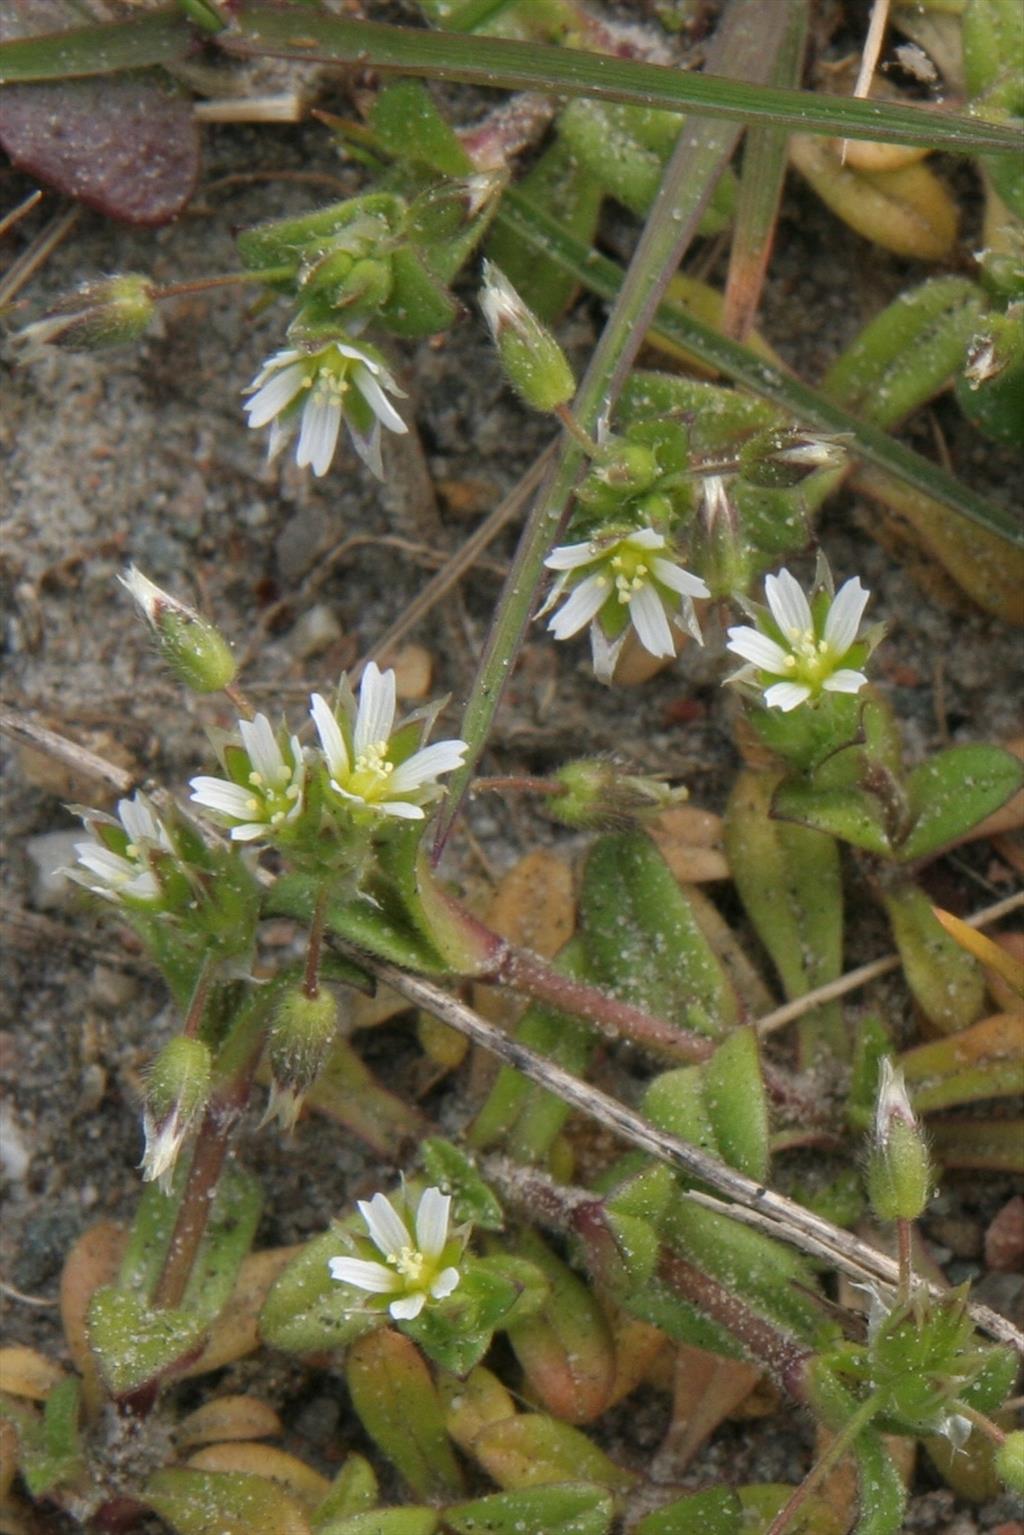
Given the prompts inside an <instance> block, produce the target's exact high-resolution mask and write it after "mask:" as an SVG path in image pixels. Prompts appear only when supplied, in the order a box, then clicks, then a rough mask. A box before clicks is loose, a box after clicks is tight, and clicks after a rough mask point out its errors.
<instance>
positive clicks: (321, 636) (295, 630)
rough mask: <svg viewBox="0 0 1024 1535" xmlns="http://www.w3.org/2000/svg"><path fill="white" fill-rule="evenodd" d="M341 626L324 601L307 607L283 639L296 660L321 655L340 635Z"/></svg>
mask: <svg viewBox="0 0 1024 1535" xmlns="http://www.w3.org/2000/svg"><path fill="white" fill-rule="evenodd" d="M342 632H343V631H342V627H341V625H340V624H339V622H338V620H337V619H336V618H335V616H334V614H333V612H332V611H331V609H330V608H329V607H328V606H327V604H326V603H325V602H318V603H316V604H315V605H314V606H313V607H311V608H307V609H306V611H305V613H303V615H302V617H301V618H300V619H299V621H298V622H297V623H296V624H294V625H293V626H292V628H291V629H290V630H289V632H288V636H287V639H286V640H285V643H286V645H287V646H288V649H289V650H290V652H291V653H292V655H293V656H295V657H296V658H297V659H298V660H300V661H304V660H306V659H307V657H309V656H319V655H322V654H323V652H324V651H325V650H330V648H331V646H332V645H336V644H337V642H338V641H339V640H340V639H341V637H342Z"/></svg>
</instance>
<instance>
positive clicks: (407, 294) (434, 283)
mask: <svg viewBox="0 0 1024 1535" xmlns="http://www.w3.org/2000/svg"><path fill="white" fill-rule="evenodd" d="M458 312H459V306H458V304H457V303H456V302H455V300H454V299H453V298H452V296H451V294H450V293H448V292H447V291H446V289H445V288H444V286H443V284H442V283H441V282H439V281H438V279H437V278H436V277H434V276H433V274H432V273H431V272H429V271H428V270H427V267H426V265H425V263H424V260H423V258H422V257H421V256H420V254H419V253H418V252H417V251H414V250H413V249H412V248H411V247H410V246H408V245H403V246H399V248H398V249H397V250H396V251H395V252H394V253H393V255H392V257H391V291H390V293H389V294H388V297H387V299H386V300H385V301H384V303H382V304H381V305H380V307H379V308H378V310H377V318H378V320H379V321H380V323H381V325H383V326H384V327H385V329H387V330H389V331H390V332H391V334H392V335H394V336H404V337H405V338H406V339H408V340H418V339H419V338H420V337H422V336H434V335H436V334H437V333H438V331H442V330H448V329H449V328H450V326H451V325H452V323H453V321H454V319H455V316H456V315H457V314H458Z"/></svg>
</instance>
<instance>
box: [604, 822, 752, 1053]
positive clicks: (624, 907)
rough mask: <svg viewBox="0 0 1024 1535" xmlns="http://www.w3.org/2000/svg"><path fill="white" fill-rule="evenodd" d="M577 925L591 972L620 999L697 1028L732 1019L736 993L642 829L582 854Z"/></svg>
mask: <svg viewBox="0 0 1024 1535" xmlns="http://www.w3.org/2000/svg"><path fill="white" fill-rule="evenodd" d="M580 928H581V934H582V939H583V944H584V947H585V950H586V953H587V956H588V959H589V961H590V963H591V965H592V967H593V970H594V973H595V974H596V976H597V977H598V978H599V979H600V980H601V981H603V982H604V983H605V984H606V985H608V986H610V987H612V989H613V990H614V991H615V992H616V993H617V994H618V995H619V996H621V997H624V998H625V999H626V1000H628V1001H630V1002H633V1003H635V1004H637V1005H639V1006H640V1007H643V1008H646V1009H647V1010H648V1011H649V1012H652V1013H656V1014H658V1015H659V1016H660V1017H663V1018H674V1019H677V1020H678V1021H679V1022H680V1023H681V1024H685V1025H686V1026H687V1027H688V1028H691V1029H698V1030H700V1031H701V1032H702V1033H704V1034H710V1035H712V1036H715V1035H720V1034H722V1033H724V1032H725V1031H726V1030H728V1029H729V1028H731V1027H732V1026H733V1025H734V1024H735V1022H736V1016H737V1008H736V997H735V994H734V993H733V990H732V987H731V986H730V984H729V982H728V980H727V979H726V976H725V974H724V972H723V970H722V968H721V966H720V964H719V962H718V960H717V958H716V957H715V954H714V952H713V951H712V949H711V946H710V944H709V943H708V941H707V939H706V938H705V937H704V934H703V932H702V931H701V928H700V925H699V923H698V922H697V919H696V917H695V915H694V912H693V909H692V907H691V905H690V903H689V901H688V900H687V898H686V895H685V893H684V892H683V891H682V890H681V889H680V887H679V885H678V884H677V883H676V880H675V878H674V876H673V875H672V872H671V870H670V869H669V867H668V865H667V864H666V862H665V860H664V859H663V858H662V856H661V854H660V853H659V851H658V849H657V848H656V847H655V845H654V843H653V842H652V841H651V839H650V838H649V837H648V836H646V835H645V834H644V833H643V832H622V833H621V834H619V835H616V836H609V837H602V838H601V839H600V840H599V841H598V842H596V843H595V845H594V847H593V849H592V850H591V853H590V856H589V858H588V859H587V865H586V869H585V870H584V875H583V888H582V891H581V893H580Z"/></svg>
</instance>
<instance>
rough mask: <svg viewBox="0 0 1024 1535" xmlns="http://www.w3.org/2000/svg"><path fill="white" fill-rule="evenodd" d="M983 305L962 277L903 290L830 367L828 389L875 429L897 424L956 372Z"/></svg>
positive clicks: (937, 279)
mask: <svg viewBox="0 0 1024 1535" xmlns="http://www.w3.org/2000/svg"><path fill="white" fill-rule="evenodd" d="M983 302H984V296H983V294H982V292H981V289H980V288H978V287H977V285H976V284H975V283H972V282H968V281H967V280H966V279H965V278H962V277H933V278H930V279H929V280H928V281H927V282H923V283H921V284H920V286H919V287H917V288H912V289H910V290H909V291H907V292H905V293H901V294H900V295H899V297H898V298H896V299H894V300H893V302H892V303H891V304H890V305H889V306H888V307H887V308H886V309H883V310H882V312H881V314H879V315H876V317H875V318H874V319H873V320H872V321H871V323H870V324H869V325H867V326H866V327H865V328H864V329H863V330H862V331H861V332H860V334H859V335H858V336H857V338H856V340H855V341H854V342H853V343H852V344H851V345H850V346H849V347H847V349H846V351H845V352H844V353H843V354H842V356H841V357H839V358H838V359H837V361H836V362H834V363H833V364H832V367H831V368H830V369H829V371H828V373H827V374H826V375H825V379H824V382H823V384H822V388H823V389H824V392H825V393H826V394H828V395H829V396H831V398H832V399H834V400H835V401H837V403H839V404H840V405H843V406H844V407H845V408H846V409H847V410H851V411H854V412H855V413H856V414H857V415H859V416H862V417H863V418H864V419H865V420H866V421H869V422H871V423H872V424H873V425H875V426H881V427H891V426H894V425H895V424H896V423H897V422H898V421H901V420H902V419H903V417H904V416H906V415H909V413H910V412H911V411H912V410H916V409H917V407H918V406H920V405H923V404H924V403H925V401H926V400H929V399H931V397H932V396H933V395H934V394H937V393H938V391H939V390H940V389H941V388H942V386H943V385H944V384H945V383H946V382H947V380H948V379H950V378H951V377H953V376H955V375H956V374H958V373H959V371H960V369H961V367H962V365H963V357H964V352H965V350H966V347H967V344H968V342H969V341H970V339H971V337H972V335H973V334H974V332H975V331H976V330H977V329H978V328H979V319H980V316H981V312H982V307H983Z"/></svg>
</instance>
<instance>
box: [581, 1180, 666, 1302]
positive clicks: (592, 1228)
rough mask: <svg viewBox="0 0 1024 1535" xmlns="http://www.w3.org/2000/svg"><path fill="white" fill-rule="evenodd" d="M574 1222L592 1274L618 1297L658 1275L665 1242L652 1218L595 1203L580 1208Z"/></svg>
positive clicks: (621, 1299)
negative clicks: (661, 1240)
mask: <svg viewBox="0 0 1024 1535" xmlns="http://www.w3.org/2000/svg"><path fill="white" fill-rule="evenodd" d="M573 1225H574V1229H575V1232H576V1235H577V1237H578V1238H579V1240H580V1243H581V1245H582V1248H583V1258H584V1261H585V1263H586V1265H587V1269H588V1271H589V1273H590V1275H591V1277H592V1278H593V1279H594V1281H595V1283H597V1284H599V1285H600V1286H601V1287H602V1288H603V1289H605V1290H607V1291H608V1292H609V1294H610V1295H612V1296H613V1297H614V1298H615V1299H616V1300H619V1301H623V1300H624V1298H625V1297H627V1296H628V1295H629V1294H630V1293H631V1292H632V1291H634V1290H635V1289H636V1288H637V1286H639V1285H646V1284H648V1283H649V1282H650V1281H651V1279H652V1278H653V1277H654V1272H655V1269H656V1268H657V1264H658V1257H659V1255H660V1251H661V1244H660V1242H659V1241H658V1236H657V1233H656V1232H655V1230H654V1227H653V1226H652V1225H651V1223H650V1222H649V1221H646V1220H644V1219H642V1217H640V1216H637V1215H628V1214H626V1213H624V1212H623V1211H621V1210H614V1209H611V1208H610V1207H609V1206H608V1205H603V1206H598V1205H596V1204H595V1205H592V1206H584V1207H583V1209H581V1210H578V1211H577V1212H576V1216H575V1219H574V1221H573Z"/></svg>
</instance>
